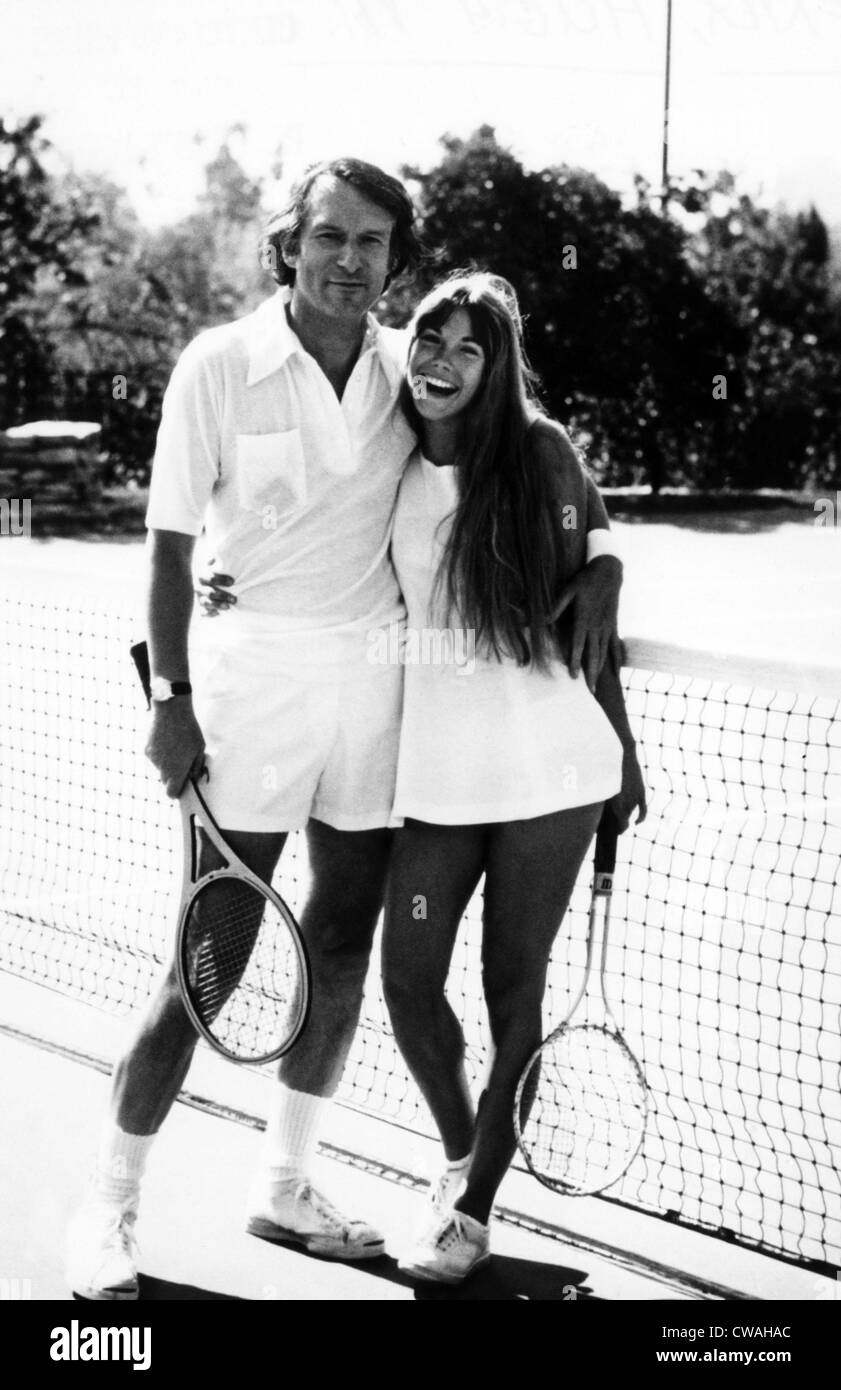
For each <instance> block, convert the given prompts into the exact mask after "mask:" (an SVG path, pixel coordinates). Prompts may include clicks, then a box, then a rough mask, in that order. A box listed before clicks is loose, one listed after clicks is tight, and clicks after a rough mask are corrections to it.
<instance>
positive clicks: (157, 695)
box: [149, 676, 193, 705]
mask: <svg viewBox="0 0 841 1390" xmlns="http://www.w3.org/2000/svg"><path fill="white" fill-rule="evenodd" d="M149 687H150V689H151V692H152V699H153V701H154V702H155V704H156V705H161V704H163V703H164V702H165V701H166V700H171V699H172V697H173V695H192V693H193V687H192V686H191V684H190V682H189V681H168V680H167V679H166V677H165V676H153V677H152V679H151V681H150V682H149Z"/></svg>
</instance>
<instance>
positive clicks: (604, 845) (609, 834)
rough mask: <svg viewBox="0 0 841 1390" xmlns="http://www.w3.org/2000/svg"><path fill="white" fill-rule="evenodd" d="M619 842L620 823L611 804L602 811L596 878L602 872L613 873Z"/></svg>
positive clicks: (597, 832)
mask: <svg viewBox="0 0 841 1390" xmlns="http://www.w3.org/2000/svg"><path fill="white" fill-rule="evenodd" d="M618 842H619V824H618V822H617V819H616V817H615V815H614V814H613V811H612V810H611V808H610V806H609V805H606V806H605V808H604V810H603V811H602V818H601V820H600V821H599V828H598V830H597V831H596V857H595V863H594V865H593V867H594V869H595V875H596V879H597V880H598V878H599V877H600V875H601V874H609V875H611V876H612V875H613V873H614V870H615V869H616V847H617V844H618Z"/></svg>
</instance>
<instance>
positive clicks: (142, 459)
mask: <svg viewBox="0 0 841 1390" xmlns="http://www.w3.org/2000/svg"><path fill="white" fill-rule="evenodd" d="M239 130H240V128H233V129H232V130H231V131H230V132H229V136H228V138H226V140H225V141H224V142H223V144H222V146H221V148H220V149H219V150H218V152H217V153H216V154H215V155H214V156H213V158H212V159H211V160H210V161H209V163H208V164H207V167H206V169H205V186H204V191H203V193H202V194H201V196H200V197H199V199H198V202H197V205H196V207H195V210H194V211H193V212H192V213H191V214H190V215H189V216H187V217H185V218H183V219H182V220H181V221H179V222H177V223H175V224H174V225H171V226H167V227H164V228H162V229H160V230H158V231H149V230H148V229H146V228H145V227H143V226H142V224H141V223H140V222H139V220H138V218H137V215H136V213H135V212H134V210H133V209H132V207H131V206H130V204H129V202H128V200H127V198H126V195H125V193H124V192H123V190H121V189H120V188H119V187H118V186H117V185H116V184H114V183H113V182H111V181H110V180H109V179H107V178H104V177H103V176H101V175H98V174H92V173H78V172H72V171H71V172H63V173H56V172H54V171H53V170H52V169H51V161H50V147H49V144H48V142H47V141H46V140H45V139H44V137H43V135H42V133H41V121H40V119H39V118H38V117H33V118H32V119H31V120H29V121H25V122H22V123H20V124H19V125H17V126H10V125H8V124H3V123H2V122H0V253H1V254H0V321H1V322H2V329H0V426H2V427H7V426H9V425H11V424H15V423H18V422H20V421H22V420H24V419H33V418H36V417H37V416H39V415H40V416H65V417H67V418H71V419H94V420H99V421H101V422H102V423H103V426H104V433H103V440H104V448H105V455H106V462H107V466H108V475H107V476H109V477H110V478H111V479H125V478H131V477H135V478H137V479H139V480H141V481H142V480H145V479H146V478H147V477H148V470H149V464H150V460H151V456H152V453H153V449H154V438H155V432H156V429H157V423H158V419H159V415H160V406H161V399H162V396H163V392H164V389H165V386H166V382H167V379H168V377H169V373H170V371H171V369H172V365H173V363H174V361H175V358H176V357H177V355H178V353H179V351H180V349H181V348H182V347H183V346H184V344H185V343H186V342H188V341H189V339H190V338H192V337H193V336H194V335H195V334H196V333H197V332H198V331H200V330H201V329H202V328H205V327H207V326H209V325H211V324H214V323H219V322H223V321H226V320H229V319H231V318H234V317H237V316H238V315H240V314H242V313H246V312H248V310H249V309H250V308H252V307H253V306H254V305H255V304H256V303H257V302H258V301H259V300H260V299H261V298H263V297H264V296H265V295H266V294H267V293H268V292H270V291H271V289H272V283H271V281H270V279H269V277H268V275H267V273H266V272H265V271H264V270H263V269H262V267H260V265H259V262H258V256H257V242H258V233H259V228H260V225H261V222H262V220H263V215H264V213H263V206H262V203H263V188H262V184H261V183H260V182H259V181H254V180H252V179H251V178H250V177H249V176H248V175H247V173H246V172H245V170H244V169H243V168H242V166H241V164H240V163H239V161H238V159H237V158H236V155H235V153H234V148H233V146H234V139H233V137H234V136H235V135H236V134H237V133H238V131H239ZM441 145H442V151H441V156H440V158H439V160H438V162H437V163H436V164H435V165H434V166H433V167H431V168H429V169H427V170H420V169H417V168H413V169H406V170H404V176H405V177H406V179H407V181H408V182H409V185H410V187H411V188H412V190H413V192H414V193H415V194H416V199H417V203H418V207H419V211H420V215H421V221H422V230H423V235H424V239H425V241H426V243H427V245H428V246H429V247H431V248H434V253H433V254H431V255H430V257H429V260H428V262H427V264H426V265H425V266H424V268H423V270H422V271H421V272H420V273H419V275H418V276H417V277H416V279H415V280H414V281H406V280H402V281H398V282H397V283H396V284H395V285H393V286H392V287H391V288H390V290H389V293H388V295H387V296H386V297H385V300H384V301H383V304H382V306H381V307H382V316H383V318H384V319H385V321H386V322H391V323H405V322H406V320H407V319H408V317H409V316H410V314H411V311H412V307H413V305H414V303H416V302H417V299H418V297H419V295H420V293H421V292H422V291H423V290H424V289H426V288H427V287H428V286H430V285H431V284H432V283H434V282H435V281H436V280H438V279H439V278H440V277H441V276H442V275H443V274H444V273H445V272H447V271H450V270H453V269H456V268H460V267H465V266H471V265H473V266H481V267H483V268H487V269H491V270H493V271H496V272H497V273H499V274H502V275H505V276H507V277H508V279H510V280H511V281H512V282H513V284H514V285H515V287H516V288H517V290H518V293H519V295H520V298H521V303H522V307H523V310H524V313H525V316H526V333H527V343H528V348H529V353H530V356H531V358H532V361H533V364H534V366H535V368H536V369H537V371H538V372H539V374H540V377H541V379H542V383H543V385H542V390H543V395H544V400H545V404H546V406H547V408H548V409H549V410H550V411H551V412H552V413H553V414H554V415H555V416H557V417H558V418H559V419H561V420H563V421H564V423H566V424H567V426H568V427H569V428H570V429H571V431H572V432H573V434H574V436H575V437H576V439H577V440H578V441H579V442H580V443H581V444H582V445H583V447H584V448H585V450H586V452H587V454H588V457H589V460H590V462H591V464H592V465H593V467H594V469H595V470H596V472H597V474H598V476H599V477H600V479H601V480H602V481H603V482H607V483H613V484H628V483H638V482H641V481H646V482H648V483H650V484H651V486H652V487H653V488H654V490H655V491H656V490H657V489H659V488H660V487H662V486H663V485H665V484H667V483H669V484H680V483H684V484H690V485H694V486H704V487H724V486H734V487H743V488H758V487H789V488H790V487H801V486H807V485H809V484H810V483H818V484H819V485H821V486H823V487H826V486H838V485H841V432H839V420H841V272H840V271H839V267H838V266H837V265H836V264H835V261H834V258H833V256H832V253H831V248H830V245H829V238H828V235H827V229H826V227H825V225H824V223H823V222H822V220H821V218H820V217H819V216H818V214H817V212H816V211H815V210H814V208H810V209H809V210H807V211H805V212H797V213H792V212H789V211H787V210H785V209H782V208H767V207H764V206H762V205H761V204H759V203H758V202H756V201H754V200H752V199H751V198H750V197H748V196H747V194H745V193H744V192H740V191H739V190H738V189H737V188H736V185H735V182H734V180H733V178H732V176H731V175H729V174H727V173H719V174H707V173H705V172H703V171H701V170H696V171H694V172H693V174H692V176H691V177H690V178H688V179H685V180H673V181H672V183H671V184H670V186H669V188H668V190H667V197H666V199H665V203H664V200H663V199H661V197H660V195H659V194H657V195H654V194H652V190H651V189H650V187H649V186H648V185H647V184H646V183H645V181H644V180H642V179H640V178H638V179H637V180H636V183H635V189H634V192H633V194H632V195H631V196H630V197H625V198H622V197H620V196H619V195H618V194H617V193H616V192H615V191H613V190H612V189H610V188H609V187H608V186H607V185H606V184H605V183H604V182H603V181H602V180H601V179H599V178H598V177H597V176H596V175H595V174H593V173H591V172H589V171H588V170H585V169H578V168H571V167H569V166H567V165H553V166H550V167H548V168H546V169H542V170H529V169H526V168H524V167H523V165H522V163H521V162H520V161H519V160H518V159H517V157H516V156H515V155H514V154H513V153H512V152H511V151H510V150H507V149H505V148H504V147H503V146H502V145H501V144H500V143H499V142H498V140H497V138H496V135H495V133H494V131H493V129H492V128H491V127H489V126H482V127H480V128H479V129H478V130H477V131H476V132H475V133H474V134H473V135H471V136H470V137H469V138H468V139H466V140H463V139H459V138H456V137H455V136H452V135H447V136H445V137H444V138H443V140H442V142H441ZM121 378H125V383H126V390H125V398H123V397H122V393H121V392H120V389H119V387H118V386H116V383H117V382H118V381H119V380H120V379H121ZM718 378H723V379H724V381H725V382H726V398H724V399H716V397H715V395H714V392H713V382H714V379H718ZM115 387H116V389H115Z"/></svg>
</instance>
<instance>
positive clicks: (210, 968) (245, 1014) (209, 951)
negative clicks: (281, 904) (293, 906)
mask: <svg viewBox="0 0 841 1390" xmlns="http://www.w3.org/2000/svg"><path fill="white" fill-rule="evenodd" d="M182 942H183V945H182V964H183V969H184V976H185V984H186V987H187V991H188V993H189V995H190V999H191V1002H192V1005H193V1008H194V1009H195V1011H196V1014H197V1016H198V1018H199V1019H200V1021H201V1023H202V1024H203V1026H204V1027H205V1028H206V1029H207V1030H208V1031H209V1032H210V1034H211V1036H212V1037H213V1039H214V1040H215V1041H216V1042H217V1043H218V1044H219V1045H220V1046H221V1047H222V1048H223V1050H225V1051H226V1052H228V1053H229V1054H231V1055H235V1056H237V1057H238V1058H240V1059H241V1060H243V1061H247V1060H257V1059H260V1058H263V1057H266V1056H268V1055H271V1054H272V1053H274V1052H275V1051H276V1050H277V1048H278V1047H279V1046H280V1045H282V1043H283V1041H284V1040H285V1039H286V1038H287V1037H288V1036H289V1035H290V1033H291V1032H292V1030H293V1028H294V1026H295V1023H296V1020H297V1019H298V1017H299V1014H300V1010H301V1003H302V999H301V991H302V981H301V965H300V958H299V954H298V950H297V946H296V942H295V940H294V938H293V935H292V932H291V930H290V928H289V926H288V924H287V922H286V919H285V917H284V916H283V914H282V913H281V912H280V910H279V909H278V908H277V907H276V905H275V904H274V902H273V901H272V900H271V899H270V898H267V897H265V896H264V895H263V893H261V892H260V891H259V889H257V888H255V887H254V886H253V885H251V884H247V883H243V882H242V880H240V879H235V878H233V877H232V878H220V879H215V880H214V881H213V882H211V883H209V884H206V885H204V886H203V887H202V888H200V889H199V891H198V892H197V893H196V895H195V897H194V898H193V900H192V902H191V904H190V907H189V910H188V914H187V918H186V920H185V924H184V928H183V932H182Z"/></svg>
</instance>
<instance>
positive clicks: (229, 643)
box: [191, 615, 403, 832]
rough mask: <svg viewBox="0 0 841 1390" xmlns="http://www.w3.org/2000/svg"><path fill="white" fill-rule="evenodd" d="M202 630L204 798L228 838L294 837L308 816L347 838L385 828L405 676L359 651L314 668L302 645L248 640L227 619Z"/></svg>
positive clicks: (197, 668) (199, 690)
mask: <svg viewBox="0 0 841 1390" xmlns="http://www.w3.org/2000/svg"><path fill="white" fill-rule="evenodd" d="M217 624H218V625H219V626H218V627H217ZM223 624H224V627H223ZM205 625H206V628H205ZM196 626H198V623H197V624H196ZM211 627H212V628H213V629H214V630H213V632H212V633H210V631H209V630H210V628H211ZM202 629H203V630H202V631H201V636H200V639H199V641H198V642H197V644H196V645H195V646H194V648H193V650H192V652H191V672H192V681H193V687H194V706H195V710H196V717H197V718H198V721H199V725H200V727H201V730H202V733H203V734H204V738H205V744H206V754H207V766H208V769H209V772H210V780H209V781H208V782H207V784H206V786H205V788H203V790H204V791H205V795H206V796H207V800H208V804H209V806H210V809H211V811H212V812H213V814H214V816H215V817H216V820H217V821H218V823H219V825H220V827H221V828H222V829H223V830H245V831H262V832H277V831H291V830H298V829H300V828H301V827H302V826H304V825H306V823H307V821H308V820H309V819H310V817H314V818H315V819H316V820H321V821H325V822H326V823H327V824H328V825H332V826H334V827H335V828H336V829H337V830H371V829H374V828H376V827H380V826H387V825H388V823H389V819H390V815H391V807H392V802H393V799H394V783H395V776H396V770H397V752H398V744H399V738H400V716H401V708H402V700H403V672H402V668H401V667H399V666H396V665H372V664H370V663H369V662H368V661H367V659H366V653H365V649H364V647H360V646H359V645H358V644H354V645H353V647H352V648H351V647H348V648H347V650H346V651H345V652H344V653H343V654H340V655H338V656H337V655H336V653H335V652H334V653H333V659H324V658H321V659H318V660H311V659H308V658H309V656H310V653H309V652H308V651H307V649H306V647H305V645H301V644H300V643H299V642H298V641H297V640H296V638H295V636H294V634H293V635H286V634H281V633H272V634H271V635H267V634H265V633H259V632H256V633H248V632H243V631H242V630H239V629H237V628H233V627H232V625H230V624H228V623H227V615H224V616H223V617H222V618H219V619H205V620H204V622H203V624H202Z"/></svg>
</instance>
